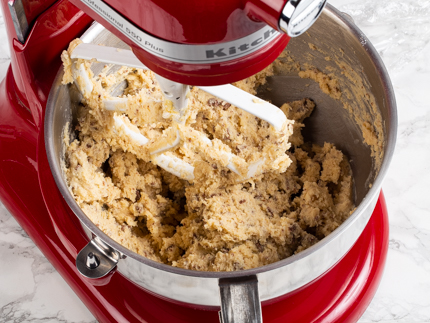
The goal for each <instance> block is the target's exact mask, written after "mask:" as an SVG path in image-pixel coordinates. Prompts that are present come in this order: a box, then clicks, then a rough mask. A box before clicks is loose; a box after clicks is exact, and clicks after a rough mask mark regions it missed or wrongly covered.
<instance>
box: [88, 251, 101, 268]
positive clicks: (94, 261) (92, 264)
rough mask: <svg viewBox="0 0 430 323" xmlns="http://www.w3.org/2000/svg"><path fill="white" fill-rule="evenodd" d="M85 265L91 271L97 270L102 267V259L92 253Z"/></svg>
mask: <svg viewBox="0 0 430 323" xmlns="http://www.w3.org/2000/svg"><path fill="white" fill-rule="evenodd" d="M85 264H86V265H87V267H88V268H89V269H96V268H97V267H98V266H99V265H100V259H99V258H98V257H97V256H96V255H95V254H93V253H92V252H91V251H90V252H89V253H88V255H87V262H86V263H85Z"/></svg>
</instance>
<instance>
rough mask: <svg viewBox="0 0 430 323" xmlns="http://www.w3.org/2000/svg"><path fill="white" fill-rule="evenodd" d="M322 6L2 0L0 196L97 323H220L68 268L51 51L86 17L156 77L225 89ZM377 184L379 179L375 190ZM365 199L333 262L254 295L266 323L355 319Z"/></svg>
mask: <svg viewBox="0 0 430 323" xmlns="http://www.w3.org/2000/svg"><path fill="white" fill-rule="evenodd" d="M324 4H325V1H306V0H302V1H298V0H297V1H287V2H285V1H261V0H250V1H239V0H237V1H228V2H226V3H225V4H224V5H223V6H221V5H219V4H218V3H215V2H213V3H208V2H204V3H200V2H197V1H195V2H194V1H187V2H186V3H181V2H172V3H168V4H167V3H165V2H162V1H139V2H133V4H131V3H120V2H115V1H110V0H109V1H99V0H83V1H78V0H74V1H71V2H69V1H66V0H60V1H31V2H28V1H25V0H15V1H2V8H3V12H4V14H5V15H4V16H5V20H6V25H7V32H8V37H9V41H10V43H11V46H10V48H11V51H12V53H11V67H10V69H9V71H8V73H7V76H6V78H5V80H4V81H3V82H2V84H1V87H0V93H1V97H2V98H3V99H2V100H1V102H0V151H1V154H0V197H1V199H2V202H3V203H4V205H5V206H6V207H7V208H8V210H9V211H10V212H11V214H13V215H14V217H15V218H16V219H17V221H18V222H19V224H20V225H21V226H22V227H23V228H24V229H25V231H26V232H27V233H28V234H29V236H30V237H31V239H32V240H33V241H34V242H35V243H36V245H37V246H38V247H39V248H40V249H41V250H42V252H43V253H44V255H45V256H46V257H47V258H48V259H49V260H50V262H51V263H52V264H53V265H54V267H55V268H56V269H57V270H58V271H59V273H60V274H61V275H62V276H63V278H64V279H65V280H66V281H67V282H68V284H69V285H70V286H71V287H72V289H73V290H74V291H75V292H76V294H77V295H78V296H79V297H80V298H81V300H82V301H83V302H84V303H85V305H86V306H87V307H88V308H89V309H90V311H91V312H92V313H93V314H94V316H95V317H96V318H97V319H98V320H99V321H100V322H201V321H203V320H205V321H208V322H209V321H210V322H218V321H219V319H220V318H219V316H218V310H219V308H216V307H211V306H209V307H202V306H196V305H192V304H187V303H186V302H185V303H183V302H181V301H178V300H174V301H172V300H171V299H169V296H168V295H166V296H165V297H161V296H160V295H154V293H153V292H149V291H148V290H146V289H143V288H142V287H141V286H139V285H137V284H135V283H134V282H132V281H130V280H129V279H127V278H126V277H125V276H124V275H122V274H121V273H120V272H115V271H112V272H110V273H109V274H108V275H107V276H105V277H103V278H101V279H97V280H91V279H88V278H85V277H83V276H82V275H81V274H80V273H79V272H78V270H77V268H76V265H75V259H76V257H77V254H78V253H79V251H80V250H81V249H82V248H83V247H84V246H85V245H86V244H87V243H88V236H87V233H85V232H84V230H83V229H82V225H81V224H80V223H79V220H78V219H77V218H76V216H75V215H74V213H73V211H72V210H71V209H70V207H69V206H68V205H67V203H66V202H65V200H64V198H63V196H62V195H61V193H60V191H59V190H58V188H57V185H56V182H55V180H54V177H53V174H52V172H51V169H50V166H49V163H48V158H47V154H46V149H45V138H44V133H45V132H44V122H43V120H44V117H45V107H46V106H47V101H48V96H49V93H50V91H51V87H52V84H53V83H54V79H55V77H56V74H57V71H58V69H59V68H60V67H61V61H60V54H61V52H62V51H63V50H64V49H65V48H67V46H68V44H69V42H70V41H71V40H73V39H75V38H77V37H80V36H81V35H82V34H83V32H84V31H85V30H87V28H88V27H89V26H90V25H91V24H92V22H93V20H92V19H95V20H97V21H99V22H100V23H102V24H103V25H104V26H105V27H106V28H107V29H108V30H109V31H111V32H112V33H114V34H115V35H117V36H118V37H120V38H121V39H122V40H123V41H124V42H126V43H127V44H128V45H129V46H130V47H131V48H132V50H133V52H134V53H135V55H136V56H137V57H138V58H139V59H140V60H141V61H142V62H144V63H145V65H146V66H148V67H149V68H150V69H151V70H153V71H154V72H156V73H158V74H160V75H162V76H164V77H166V78H168V79H171V80H173V81H176V82H181V83H184V84H190V85H215V84H224V83H229V82H234V81H237V80H240V79H243V78H245V77H248V76H250V75H252V74H254V73H256V72H258V71H260V70H261V69H263V68H264V67H266V66H267V65H268V64H270V63H271V62H272V61H273V60H274V59H275V58H276V57H278V55H279V54H280V53H281V52H282V51H283V50H284V47H285V46H286V44H287V43H288V41H289V36H288V35H290V36H296V35H299V34H301V33H303V32H304V31H306V29H307V28H308V27H309V26H310V25H311V24H312V22H313V21H314V20H315V19H316V18H317V17H318V16H319V15H320V13H321V11H322V10H323V7H324ZM81 10H83V11H81ZM84 12H85V13H84ZM88 15H89V16H88ZM285 33H287V34H288V35H287V34H285ZM393 105H395V104H394V103H393ZM393 118H394V119H395V115H394V116H393ZM391 137H392V135H391ZM391 145H393V144H391ZM388 155H389V156H388V157H390V154H388ZM388 159H390V158H388ZM378 186H379V187H380V181H378V182H377V185H375V190H377V189H378ZM372 203H373V205H375V204H376V206H375V208H374V210H373V208H372V210H373V214H372V215H371V216H370V214H369V217H370V219H369V220H368V222H367V221H366V223H367V224H366V223H364V226H365V228H364V229H363V231H362V233H361V235H360V236H359V238H358V240H356V242H355V243H354V244H353V246H352V248H350V249H349V251H348V252H347V253H346V255H345V256H344V257H343V258H342V257H340V258H341V259H340V260H339V261H336V262H335V265H334V266H331V268H330V269H329V270H328V271H326V272H325V273H324V274H322V275H319V277H317V278H316V279H313V280H312V281H311V282H309V283H307V284H305V285H303V286H301V287H300V288H297V289H295V290H294V291H291V292H289V293H286V294H285V295H282V296H279V297H275V298H272V299H267V300H264V299H263V303H262V307H261V312H262V317H263V319H264V322H284V321H287V320H288V321H291V322H356V321H357V320H358V319H359V317H360V316H361V315H362V313H363V312H364V310H365V308H366V307H367V306H368V304H369V303H370V301H371V299H372V297H373V295H374V293H375V292H376V289H377V286H378V283H379V281H380V278H381V276H382V272H383V267H384V264H385V258H386V253H387V247H388V218H387V211H386V206H385V202H384V198H383V196H382V194H381V195H380V196H379V199H378V196H376V198H375V200H374V202H370V204H372ZM370 213H371V212H370ZM285 279H287V278H285ZM221 284H222V283H221ZM260 315H261V314H260ZM221 319H222V320H223V321H224V322H227V320H226V318H221ZM236 321H237V322H241V321H239V320H236Z"/></svg>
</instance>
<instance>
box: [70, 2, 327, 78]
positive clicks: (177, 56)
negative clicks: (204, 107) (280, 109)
mask: <svg viewBox="0 0 430 323" xmlns="http://www.w3.org/2000/svg"><path fill="white" fill-rule="evenodd" d="M72 3H74V4H75V5H76V6H78V7H79V8H80V9H82V10H83V11H85V12H86V13H87V14H89V15H90V16H91V17H92V18H93V19H94V20H96V21H98V22H100V23H101V24H102V25H104V26H105V27H106V28H107V29H108V30H109V31H111V32H112V33H114V34H115V35H117V36H118V37H119V38H121V39H122V40H123V41H125V42H126V43H127V44H128V45H130V46H131V47H132V49H133V51H134V53H135V54H136V56H137V57H138V58H139V59H140V60H141V61H142V62H143V63H144V64H145V65H146V66H148V67H149V68H150V69H151V70H153V71H154V72H155V73H157V74H159V75H161V76H163V77H165V78H168V79H171V80H173V81H176V82H179V83H183V84H188V85H219V84H225V83H231V82H235V81H239V80H241V79H244V78H246V77H248V76H251V75H253V74H255V73H257V72H259V71H261V70H262V69H263V68H265V67H266V66H268V65H269V64H270V63H271V62H273V61H274V60H275V58H276V57H278V56H279V54H280V53H281V52H282V50H283V49H284V48H285V46H286V45H287V43H288V41H289V39H290V36H296V35H298V34H300V33H302V32H304V31H305V30H306V29H307V28H308V27H309V26H310V25H312V23H313V22H314V21H315V20H316V18H317V17H318V16H319V14H320V13H321V11H322V9H323V7H324V5H325V0H312V1H285V0H272V1H261V0H234V1H229V0H224V1H216V0H211V1H197V0H192V1H161V0H145V1H133V2H124V1H117V0H108V1H101V0H72ZM287 33H288V35H287Z"/></svg>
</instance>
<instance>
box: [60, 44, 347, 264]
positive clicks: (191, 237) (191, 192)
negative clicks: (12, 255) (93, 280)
mask: <svg viewBox="0 0 430 323" xmlns="http://www.w3.org/2000/svg"><path fill="white" fill-rule="evenodd" d="M75 45H76V42H75V43H72V44H71V47H70V49H69V52H67V51H65V52H64V53H63V55H62V58H63V62H64V67H65V76H64V83H65V84H66V83H71V82H73V81H74V80H73V75H72V72H71V65H72V64H73V63H75V62H73V61H72V60H71V59H70V56H69V53H70V50H71V49H72V48H73V46H75ZM81 63H83V64H88V66H89V64H90V63H89V62H81ZM88 66H87V67H88ZM107 74H108V73H104V72H102V73H100V74H99V75H94V76H93V78H92V79H93V89H92V92H91V95H88V96H86V97H85V98H84V99H83V100H82V103H81V105H80V107H79V109H78V110H79V111H78V113H77V124H75V125H73V127H74V129H73V131H72V132H73V133H75V138H73V139H72V140H69V136H65V144H66V147H67V148H66V153H65V163H64V173H65V176H66V178H67V181H68V185H69V189H70V192H71V193H72V194H73V196H74V198H75V200H76V202H77V203H78V204H79V206H80V207H81V208H82V210H83V211H84V213H85V214H86V215H87V216H88V217H89V218H90V219H91V220H92V221H93V222H94V223H95V224H96V225H97V226H98V227H99V228H100V229H101V230H102V231H104V232H105V233H106V234H107V235H108V236H110V237H111V238H112V239H114V240H115V241H117V242H118V243H120V244H122V245H123V246H125V247H126V248H128V249H130V250H131V251H134V252H136V253H138V254H140V255H143V256H145V257H147V258H149V259H152V260H155V261H158V262H162V263H165V264H168V265H172V266H176V267H181V268H187V269H192V270H200V271H234V270H244V269H250V268H255V267H259V266H264V265H267V264H270V263H273V262H276V261H278V260H281V259H284V258H286V257H289V256H291V255H293V254H295V253H298V252H300V251H302V250H304V249H306V248H308V247H310V246H312V245H313V244H315V243H316V242H318V241H319V240H321V239H322V238H324V237H325V236H327V235H328V234H330V233H331V232H332V231H333V230H334V229H336V228H337V227H338V226H339V225H340V224H341V223H342V222H343V221H344V220H345V219H346V218H348V216H349V215H350V214H351V213H352V210H353V209H354V204H353V199H352V182H353V180H352V176H351V170H350V167H349V163H348V160H347V158H346V157H345V156H344V155H343V154H342V152H341V151H339V150H338V149H336V147H334V146H333V145H332V144H330V143H325V144H324V146H323V147H321V146H317V145H313V144H311V143H304V140H303V137H302V135H301V128H302V127H304V124H303V121H304V119H305V118H307V117H309V116H310V115H311V113H312V111H313V109H314V108H315V104H314V103H313V102H312V101H311V100H310V99H303V100H299V101H295V102H290V103H285V104H284V105H283V106H282V107H281V110H282V111H283V112H284V113H285V115H286V116H287V118H288V119H290V120H294V122H293V121H289V122H287V125H286V128H285V129H286V130H285V132H284V133H282V134H279V133H276V132H274V131H273V129H271V128H270V127H271V126H270V125H269V124H268V123H267V122H265V121H262V120H261V119H259V118H256V117H255V116H252V115H250V114H248V113H247V112H244V111H242V110H240V109H238V108H236V107H234V106H232V105H231V104H229V103H227V102H225V101H222V100H220V99H218V98H215V97H212V96H210V95H209V94H207V93H205V92H203V91H201V90H200V89H198V88H196V87H194V88H192V90H191V92H190V93H189V105H190V106H191V109H190V111H191V112H190V113H189V114H188V116H187V121H186V123H185V126H184V129H186V131H185V130H184V132H187V131H188V132H189V133H192V132H193V131H198V132H200V133H204V134H205V135H206V136H207V137H208V138H209V139H211V140H212V141H213V142H219V146H220V147H222V149H227V150H229V152H232V153H234V154H236V155H237V156H239V157H240V158H242V159H243V160H245V161H246V162H249V163H251V162H255V160H257V158H260V157H261V156H267V159H266V160H268V161H270V168H268V167H267V168H264V169H263V171H262V173H261V174H260V175H257V176H255V177H253V178H251V179H247V180H244V181H239V180H238V176H237V174H235V173H234V172H232V171H231V170H230V169H228V168H227V167H226V162H225V161H223V160H220V159H219V158H218V159H217V157H216V156H213V155H212V154H211V152H207V151H202V150H198V149H193V147H194V146H193V142H191V141H190V142H189V143H188V145H187V143H186V142H185V143H184V144H183V145H181V147H180V148H178V149H176V150H175V151H174V152H172V154H173V153H174V154H175V156H177V157H180V158H182V159H184V160H187V161H189V162H190V163H193V166H194V167H195V169H194V180H192V181H186V180H183V179H180V178H178V177H176V176H174V175H172V174H171V173H168V172H166V171H165V170H163V169H161V168H160V167H158V166H157V165H154V164H153V163H152V162H151V157H150V156H149V153H148V151H147V149H146V148H145V147H142V146H139V145H137V144H136V143H133V142H132V140H130V139H129V138H128V137H127V136H125V135H124V133H122V131H121V129H115V127H114V125H113V123H112V119H113V116H114V115H119V114H120V112H119V111H108V110H106V109H105V107H104V106H103V98H106V97H107V96H109V93H110V91H111V89H112V87H113V86H114V85H115V84H117V83H118V80H121V79H125V80H126V84H127V86H126V88H125V90H124V92H123V94H121V97H122V98H128V103H127V105H126V106H124V111H122V112H121V115H125V116H127V120H129V121H128V122H129V123H130V124H131V125H132V126H133V127H136V128H134V129H138V130H137V131H139V132H141V133H142V134H144V135H145V136H146V137H148V138H150V140H152V141H153V142H156V141H157V139H158V140H159V139H160V138H161V137H162V136H163V134H164V133H165V132H166V129H169V127H170V125H171V123H172V122H171V116H169V115H168V114H166V104H168V103H166V100H165V99H164V98H163V96H162V93H161V91H160V89H159V87H158V85H157V82H156V81H155V78H154V75H153V73H152V72H150V71H144V70H139V69H134V68H128V67H123V68H121V69H120V70H118V71H117V72H115V73H113V74H110V75H107ZM271 74H272V68H271V67H269V68H267V69H265V70H264V71H262V72H260V73H258V74H257V75H255V76H253V77H250V78H248V79H245V80H243V81H240V82H237V83H235V85H236V86H238V87H239V88H242V89H244V90H246V91H248V92H250V93H253V94H255V93H256V89H257V87H258V86H259V85H261V84H264V82H265V80H266V77H267V76H270V75H271ZM75 82H77V83H79V80H75Z"/></svg>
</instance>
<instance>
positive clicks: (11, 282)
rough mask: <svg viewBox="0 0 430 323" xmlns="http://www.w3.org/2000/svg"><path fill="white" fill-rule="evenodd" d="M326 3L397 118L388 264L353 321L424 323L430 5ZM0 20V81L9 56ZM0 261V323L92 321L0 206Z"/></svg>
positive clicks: (429, 236) (387, 189) (428, 291)
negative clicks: (360, 37)
mask: <svg viewBox="0 0 430 323" xmlns="http://www.w3.org/2000/svg"><path fill="white" fill-rule="evenodd" d="M329 2H330V3H331V4H332V5H334V6H335V7H337V8H338V9H340V10H341V11H343V12H346V13H348V14H349V15H350V16H351V17H352V18H353V19H354V20H355V22H356V24H357V25H358V26H359V27H360V28H361V29H362V31H363V32H364V33H365V34H366V35H367V37H368V38H369V39H370V41H371V42H372V43H373V45H374V46H375V47H376V49H377V51H378V52H379V54H380V55H381V57H382V59H383V61H384V63H385V64H386V67H387V69H388V72H389V74H390V76H391V80H392V82H393V85H394V90H395V94H396V98H397V104H398V114H399V128H398V137H397V140H398V141H397V147H396V151H395V155H394V158H393V161H392V164H391V166H390V169H389V172H388V175H387V177H386V179H385V182H384V185H383V190H384V193H385V197H386V201H387V205H388V211H389V218H390V244H389V252H388V259H387V264H386V268H385V273H384V276H383V279H382V282H381V285H380V287H379V289H378V291H377V293H376V295H375V297H374V299H373V301H372V303H371V304H370V306H369V307H368V309H367V311H366V312H365V314H364V315H363V317H362V318H361V319H360V321H359V322H360V323H367V322H379V323H382V322H383V323H394V322H395V323H400V322H402V323H405V322H407V323H410V322H430V203H429V201H430V198H429V196H428V195H427V194H429V193H430V190H429V187H428V185H429V183H430V163H429V160H430V149H429V146H430V103H429V101H428V99H427V95H429V94H430V0H419V1H409V0H377V1H375V0H331V1H329ZM1 14H2V13H1V11H0V39H1V40H2V41H1V42H0V80H2V79H3V78H4V76H5V74H6V70H7V67H8V65H9V58H10V54H9V49H8V47H7V43H6V41H4V40H5V39H6V33H5V26H4V20H3V17H2V16H1ZM0 259H1V260H0V322H29V321H31V322H95V319H94V317H93V316H92V315H91V313H90V312H89V311H88V310H87V309H86V307H85V306H84V305H83V304H82V302H81V301H80V300H79V299H78V297H77V296H76V295H75V294H74V293H73V292H72V290H71V289H70V288H69V287H68V285H67V284H66V283H65V282H64V281H63V280H62V278H61V277H60V276H59V274H58V273H57V272H56V271H55V269H54V268H53V267H52V265H51V264H50V263H49V262H48V261H47V260H46V258H45V257H44V256H43V255H42V254H41V252H40V251H39V250H38V249H37V247H36V246H35V245H34V244H33V242H32V241H31V240H30V239H29V238H28V236H27V235H26V233H25V232H24V231H23V230H22V229H21V228H20V226H19V225H18V224H17V222H16V221H15V220H14V218H13V217H12V216H11V215H10V214H9V213H8V212H7V210H6V209H5V208H4V206H3V205H2V204H1V203H0ZM12 264H13V265H12Z"/></svg>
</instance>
